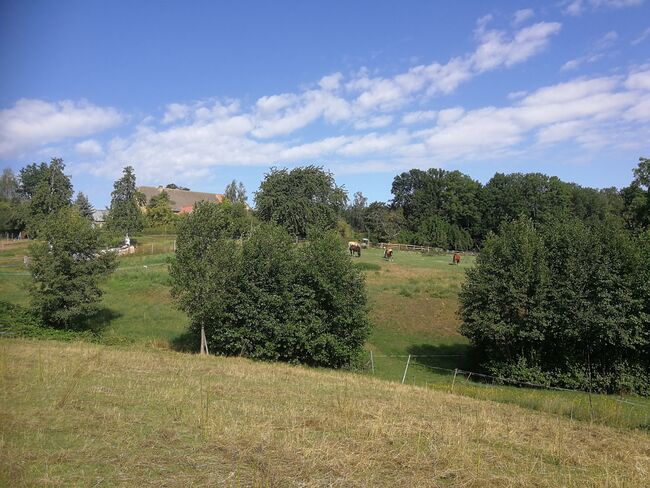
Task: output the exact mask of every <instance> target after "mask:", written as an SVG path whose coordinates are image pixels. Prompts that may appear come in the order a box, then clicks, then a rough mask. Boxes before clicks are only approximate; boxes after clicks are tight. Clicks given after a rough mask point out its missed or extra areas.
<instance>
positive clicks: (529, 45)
mask: <svg viewBox="0 0 650 488" xmlns="http://www.w3.org/2000/svg"><path fill="white" fill-rule="evenodd" d="M560 28H561V24H559V23H557V22H538V23H537V24H533V25H531V26H529V27H525V28H523V29H521V30H520V31H518V32H517V33H516V34H515V35H514V36H513V37H512V39H508V36H507V35H506V33H505V32H503V31H497V30H492V31H487V32H483V33H480V39H481V44H480V45H479V47H478V49H477V50H476V52H475V53H474V55H473V57H472V61H473V65H474V68H475V69H476V71H478V72H483V71H487V70H491V69H494V68H496V67H498V66H502V65H504V66H512V65H514V64H517V63H521V62H523V61H525V60H526V59H528V58H530V57H531V56H533V55H535V54H537V53H539V52H541V51H542V50H543V49H544V48H546V46H547V45H548V43H549V40H550V37H551V36H552V35H554V34H557V33H558V32H559V31H560Z"/></svg>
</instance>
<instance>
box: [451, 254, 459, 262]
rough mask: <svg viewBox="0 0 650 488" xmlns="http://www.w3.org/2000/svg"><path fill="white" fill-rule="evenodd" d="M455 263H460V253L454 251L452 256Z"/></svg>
mask: <svg viewBox="0 0 650 488" xmlns="http://www.w3.org/2000/svg"><path fill="white" fill-rule="evenodd" d="M451 259H452V261H453V263H454V264H460V254H458V253H457V252H455V253H454V257H453V258H451Z"/></svg>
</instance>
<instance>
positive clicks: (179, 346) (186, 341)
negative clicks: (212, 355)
mask: <svg viewBox="0 0 650 488" xmlns="http://www.w3.org/2000/svg"><path fill="white" fill-rule="evenodd" d="M200 342H201V341H200V340H199V338H198V336H197V334H196V333H195V332H193V331H190V330H186V331H185V332H183V333H182V334H181V335H179V336H176V337H174V338H173V339H172V340H171V341H170V343H171V346H172V349H173V350H174V351H178V352H198V351H199V346H200Z"/></svg>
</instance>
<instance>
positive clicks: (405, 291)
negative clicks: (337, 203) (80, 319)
mask: <svg viewBox="0 0 650 488" xmlns="http://www.w3.org/2000/svg"><path fill="white" fill-rule="evenodd" d="M136 242H137V243H138V246H137V251H138V252H137V253H136V254H135V255H132V256H125V257H121V258H120V259H119V267H118V269H117V271H116V272H115V273H114V274H113V275H112V276H111V277H110V278H109V279H108V280H107V281H106V282H105V284H104V285H103V288H104V290H105V296H104V299H103V302H102V312H101V313H100V314H99V315H98V317H96V319H95V320H94V321H93V327H94V329H95V330H96V331H97V332H98V333H99V337H100V339H99V341H100V342H103V343H105V344H110V345H121V346H128V347H132V348H137V349H141V348H150V347H154V348H176V347H178V344H179V343H182V344H183V345H184V346H185V347H187V345H188V344H187V341H180V340H179V339H180V338H181V337H182V334H183V332H184V331H185V330H186V327H187V318H186V316H185V315H184V314H183V313H182V312H180V311H178V310H177V309H176V308H175V307H174V303H173V301H172V299H171V296H170V293H169V286H170V283H169V275H168V271H167V262H168V259H169V258H170V257H171V256H172V255H173V253H172V252H170V250H171V249H173V242H174V236H145V237H138V238H136ZM152 244H153V247H152ZM26 250H27V243H25V242H15V241H12V242H9V243H7V242H6V241H5V242H4V243H3V248H2V249H0V266H1V268H0V273H2V274H1V275H0V277H2V279H1V280H0V300H2V301H6V302H10V303H15V304H19V305H24V306H26V305H28V303H29V298H28V295H27V286H28V284H29V274H28V272H27V270H26V269H25V267H24V265H23V256H24V255H25V253H26ZM382 256H383V251H382V250H381V249H368V250H363V252H362V256H361V258H356V257H355V258H353V259H352V262H353V263H354V265H355V266H358V267H359V268H360V269H362V270H363V271H364V273H365V275H366V278H367V289H368V295H369V305H370V307H369V313H370V318H371V321H372V323H373V331H372V334H371V336H370V338H369V340H368V343H367V346H366V349H367V354H366V357H365V358H364V361H363V362H364V363H365V364H363V365H362V367H361V369H360V370H359V371H358V373H360V374H363V375H367V376H373V377H375V378H379V379H383V380H389V381H392V382H400V383H401V382H402V380H404V383H406V384H409V385H416V386H421V387H425V388H428V389H430V390H435V391H439V392H451V391H452V383H453V391H454V393H455V394H461V395H465V396H470V397H474V398H478V399H484V400H494V401H498V402H504V403H512V404H517V405H520V406H524V407H527V408H530V409H536V410H540V411H544V412H551V413H554V414H559V415H561V416H564V417H567V418H569V419H577V420H583V421H588V422H596V423H603V424H607V425H612V426H616V427H625V428H641V429H643V430H646V431H647V430H648V429H650V401H648V400H646V399H644V398H640V397H626V398H625V399H623V401H621V399H620V398H617V397H615V396H605V395H593V397H592V400H591V407H590V402H589V398H588V395H587V394H584V393H572V392H558V391H548V390H542V389H531V388H519V387H514V386H509V385H507V384H503V383H502V382H498V381H489V382H480V383H479V382H476V381H474V380H473V379H472V378H471V377H470V378H468V376H469V375H467V374H459V375H456V379H455V380H454V372H453V370H454V369H455V368H459V369H462V370H466V371H477V368H476V365H475V364H473V361H472V355H471V349H470V347H469V344H468V342H467V340H466V339H465V338H464V337H462V336H461V335H460V334H459V333H458V330H457V329H458V325H459V320H458V317H457V309H458V299H457V294H458V291H459V289H460V286H461V284H462V282H463V280H464V277H465V270H466V269H467V268H469V267H471V266H473V263H474V261H475V257H474V256H471V255H463V257H462V260H461V263H460V265H458V266H456V265H453V264H451V255H449V254H432V255H424V254H422V253H419V252H410V251H402V252H399V251H395V253H394V256H393V260H392V261H390V262H389V261H386V260H384V259H383V257H382ZM192 346H193V345H192V343H191V342H190V343H189V347H190V349H192V348H193V349H194V350H198V341H197V343H196V344H195V347H192ZM370 351H372V355H373V356H372V362H371V359H370ZM409 355H411V356H412V357H411V360H410V362H409V367H408V370H407V371H406V375H405V374H404V373H405V370H406V364H407V361H408V356H409ZM373 366H374V371H373Z"/></svg>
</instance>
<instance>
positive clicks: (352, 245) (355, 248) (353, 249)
mask: <svg viewBox="0 0 650 488" xmlns="http://www.w3.org/2000/svg"><path fill="white" fill-rule="evenodd" d="M348 251H350V256H354V254H355V253H356V254H357V256H358V257H361V244H359V243H358V242H357V241H350V242H348Z"/></svg>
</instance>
